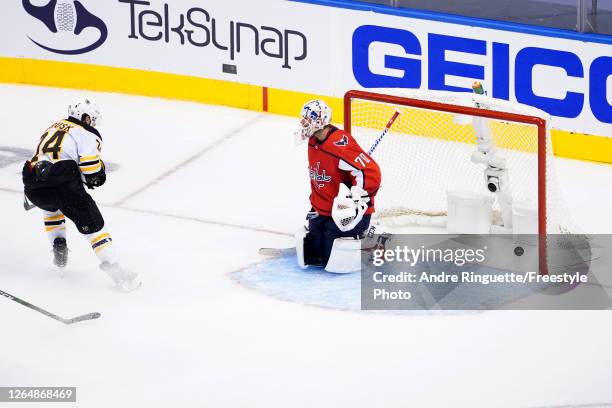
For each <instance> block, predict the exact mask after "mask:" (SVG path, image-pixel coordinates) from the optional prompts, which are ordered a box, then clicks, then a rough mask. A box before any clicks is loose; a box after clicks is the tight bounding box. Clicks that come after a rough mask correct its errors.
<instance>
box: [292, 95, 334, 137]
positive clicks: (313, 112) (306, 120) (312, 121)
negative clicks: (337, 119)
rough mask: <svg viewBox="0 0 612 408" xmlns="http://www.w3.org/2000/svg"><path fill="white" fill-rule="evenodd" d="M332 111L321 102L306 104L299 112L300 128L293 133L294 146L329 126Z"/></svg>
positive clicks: (315, 101)
mask: <svg viewBox="0 0 612 408" xmlns="http://www.w3.org/2000/svg"><path fill="white" fill-rule="evenodd" d="M331 118H332V111H331V109H330V108H329V106H327V104H326V103H325V102H323V101H321V100H318V99H316V100H314V101H310V102H307V103H306V104H305V105H304V106H303V107H302V111H301V112H300V127H299V129H298V130H296V131H295V133H294V135H295V144H296V145H300V144H302V143H303V142H304V141H305V140H306V139H308V138H310V137H312V135H313V134H314V133H315V132H316V131H317V130H321V129H323V128H324V127H325V126H327V125H329V123H330V122H331Z"/></svg>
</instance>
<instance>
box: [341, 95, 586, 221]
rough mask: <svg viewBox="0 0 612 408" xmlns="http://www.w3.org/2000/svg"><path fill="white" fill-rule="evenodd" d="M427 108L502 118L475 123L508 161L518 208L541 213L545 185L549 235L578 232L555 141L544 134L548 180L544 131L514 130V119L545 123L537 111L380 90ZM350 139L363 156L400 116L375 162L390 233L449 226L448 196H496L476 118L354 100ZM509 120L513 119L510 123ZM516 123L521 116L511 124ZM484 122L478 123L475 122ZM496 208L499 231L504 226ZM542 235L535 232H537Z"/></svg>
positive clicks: (476, 98)
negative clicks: (541, 167) (477, 157)
mask: <svg viewBox="0 0 612 408" xmlns="http://www.w3.org/2000/svg"><path fill="white" fill-rule="evenodd" d="M376 93H380V94H385V95H394V96H400V97H405V98H411V99H418V100H424V101H428V102H440V103H444V104H447V105H454V106H468V107H475V108H478V109H479V111H480V112H485V111H499V112H504V114H503V115H500V117H501V118H503V119H482V120H477V122H478V121H480V122H481V123H484V124H485V125H484V127H486V128H487V129H488V132H489V133H490V136H491V139H492V142H493V146H494V149H495V152H496V154H498V155H499V156H500V157H502V158H503V159H505V161H506V169H507V175H508V181H509V184H510V189H511V194H512V200H513V203H519V202H520V203H522V205H527V206H532V207H533V208H537V203H538V180H539V178H544V180H545V183H546V189H547V192H546V199H545V200H546V208H547V211H546V218H547V223H546V230H547V232H548V233H564V232H574V230H575V227H574V225H573V222H572V221H571V218H570V217H569V214H568V212H567V210H566V208H565V205H564V200H563V198H562V194H561V191H560V190H559V187H558V184H557V181H556V176H555V170H554V165H553V160H552V158H553V155H552V144H551V140H550V133H549V132H548V129H546V155H545V159H546V165H545V168H546V172H545V173H544V172H539V171H538V126H536V125H535V124H525V123H518V122H514V121H513V120H515V119H517V118H516V115H528V116H535V117H539V118H542V119H544V120H545V121H546V123H548V115H547V114H546V113H544V112H542V111H540V110H538V109H535V108H532V107H528V106H524V105H520V104H515V103H509V102H506V101H502V100H498V99H492V98H489V97H486V96H483V95H476V94H468V93H450V92H431V91H429V92H427V93H423V92H422V91H411V90H397V89H392V90H379V89H378V90H376ZM350 110H351V133H352V135H353V136H354V137H355V139H356V140H357V141H358V143H359V144H360V145H361V146H362V148H364V149H365V150H368V149H370V147H371V146H372V145H373V143H374V141H375V140H376V139H377V138H378V137H379V136H380V135H381V133H382V131H383V129H384V128H385V125H386V124H387V122H388V121H389V119H390V118H391V117H392V116H393V114H394V112H395V111H396V110H399V111H400V115H399V117H398V118H397V119H396V121H395V122H394V124H393V126H392V127H391V129H390V130H389V132H388V134H387V135H386V136H385V137H384V139H383V140H382V141H381V142H380V144H379V145H378V146H377V148H376V150H375V151H374V153H373V154H372V157H373V158H374V159H375V160H376V161H377V162H378V164H379V165H380V168H381V171H382V185H381V189H380V191H379V193H378V195H377V197H376V207H377V214H376V217H377V219H378V220H380V221H383V223H385V224H387V225H398V224H401V225H405V224H411V223H419V224H423V223H424V224H427V223H432V224H434V225H436V224H439V225H443V224H444V222H445V215H446V212H447V194H446V193H447V191H448V190H456V189H461V190H468V191H473V192H480V193H487V194H491V193H489V192H488V190H487V185H486V182H485V175H484V168H485V167H486V166H485V165H484V164H480V163H474V162H473V161H472V160H471V156H472V154H473V153H474V152H475V151H476V150H477V149H478V145H477V137H476V134H477V132H476V131H475V128H474V125H473V123H474V121H473V117H472V116H467V115H456V114H453V113H449V112H448V111H440V110H433V109H423V108H417V107H413V106H410V105H409V104H408V102H407V101H402V102H399V103H397V102H393V103H391V102H388V101H385V100H384V98H381V100H375V101H372V100H366V99H360V98H359V97H354V98H352V99H351V102H350ZM508 114H510V115H508ZM512 115H515V117H513V116H512ZM477 116H478V115H477ZM499 210H500V206H499V203H498V202H497V200H496V201H495V204H494V212H495V213H496V214H497V217H496V218H495V219H494V223H499V222H500V217H499ZM534 233H537V231H534Z"/></svg>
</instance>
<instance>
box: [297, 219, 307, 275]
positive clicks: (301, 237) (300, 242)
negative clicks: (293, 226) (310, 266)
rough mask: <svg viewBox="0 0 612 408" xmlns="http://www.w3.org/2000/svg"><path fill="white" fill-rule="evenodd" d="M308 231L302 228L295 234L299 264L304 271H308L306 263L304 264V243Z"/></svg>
mask: <svg viewBox="0 0 612 408" xmlns="http://www.w3.org/2000/svg"><path fill="white" fill-rule="evenodd" d="M307 234H308V231H306V228H303V227H302V228H300V229H299V230H297V231H296V232H295V253H296V255H297V261H298V264H299V265H300V267H301V268H302V269H306V262H304V241H305V240H306V235H307Z"/></svg>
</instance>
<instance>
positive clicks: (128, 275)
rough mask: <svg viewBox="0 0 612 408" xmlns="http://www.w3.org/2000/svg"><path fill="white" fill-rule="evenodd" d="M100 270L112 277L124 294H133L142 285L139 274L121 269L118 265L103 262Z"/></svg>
mask: <svg viewBox="0 0 612 408" xmlns="http://www.w3.org/2000/svg"><path fill="white" fill-rule="evenodd" d="M100 269H101V270H102V271H103V272H104V273H106V274H107V275H108V276H110V277H111V279H112V280H113V282H115V285H116V286H117V287H118V288H119V289H121V290H122V291H124V292H132V291H134V290H136V289H138V288H139V287H140V285H142V281H141V280H140V279H138V274H137V273H135V272H131V271H127V270H125V269H123V268H121V266H120V265H119V264H118V263H114V264H110V263H108V262H103V263H101V264H100Z"/></svg>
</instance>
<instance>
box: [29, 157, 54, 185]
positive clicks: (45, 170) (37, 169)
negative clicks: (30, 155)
mask: <svg viewBox="0 0 612 408" xmlns="http://www.w3.org/2000/svg"><path fill="white" fill-rule="evenodd" d="M33 167H34V179H35V180H36V181H47V178H48V177H49V173H50V172H51V167H53V163H51V162H50V161H47V160H42V161H39V162H38V163H36V164H35V165H34V166H33Z"/></svg>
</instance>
